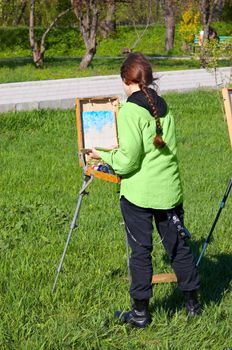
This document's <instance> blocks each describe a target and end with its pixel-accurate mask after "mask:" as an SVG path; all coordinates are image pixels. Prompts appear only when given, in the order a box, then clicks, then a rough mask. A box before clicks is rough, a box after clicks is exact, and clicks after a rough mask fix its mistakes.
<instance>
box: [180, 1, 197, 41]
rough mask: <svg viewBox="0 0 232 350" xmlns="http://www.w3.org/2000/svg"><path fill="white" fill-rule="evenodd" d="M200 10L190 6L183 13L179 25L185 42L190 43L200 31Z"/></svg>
mask: <svg viewBox="0 0 232 350" xmlns="http://www.w3.org/2000/svg"><path fill="white" fill-rule="evenodd" d="M199 25H200V12H198V11H197V12H196V11H195V10H194V9H193V7H189V9H188V10H187V11H185V12H184V13H183V15H182V19H181V21H180V25H179V33H180V36H181V38H182V40H183V42H184V43H186V44H190V43H192V42H193V40H194V37H195V36H196V35H197V34H198V32H199Z"/></svg>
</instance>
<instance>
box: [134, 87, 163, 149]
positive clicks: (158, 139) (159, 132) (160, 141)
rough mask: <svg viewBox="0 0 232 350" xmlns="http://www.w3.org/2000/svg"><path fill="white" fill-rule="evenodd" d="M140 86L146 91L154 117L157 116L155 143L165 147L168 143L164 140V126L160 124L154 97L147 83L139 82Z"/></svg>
mask: <svg viewBox="0 0 232 350" xmlns="http://www.w3.org/2000/svg"><path fill="white" fill-rule="evenodd" d="M139 87H140V90H141V91H142V92H143V93H144V95H145V97H146V99H147V102H148V103H149V105H150V106H151V109H152V114H153V117H154V118H155V123H156V135H155V137H154V140H153V145H154V146H156V147H157V148H163V147H164V146H165V145H166V143H165V142H164V140H163V138H162V134H163V129H162V126H161V124H160V118H159V117H158V113H157V108H156V106H155V104H154V102H153V99H152V98H151V96H150V94H149V91H148V87H147V85H146V84H143V83H141V84H139Z"/></svg>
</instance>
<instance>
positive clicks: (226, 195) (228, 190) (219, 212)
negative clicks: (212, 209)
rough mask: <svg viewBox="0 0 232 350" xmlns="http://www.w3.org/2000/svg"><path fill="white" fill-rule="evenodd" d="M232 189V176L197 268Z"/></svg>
mask: <svg viewBox="0 0 232 350" xmlns="http://www.w3.org/2000/svg"><path fill="white" fill-rule="evenodd" d="M231 187H232V176H231V178H230V181H229V183H228V186H227V188H226V192H225V194H224V196H223V199H222V201H221V203H220V208H219V210H218V212H217V215H216V217H215V219H214V222H213V225H212V227H211V229H210V231H209V234H208V237H207V238H206V241H205V243H204V245H203V248H202V251H201V254H200V256H199V258H198V260H197V263H196V266H197V267H198V266H199V264H200V261H201V259H202V257H203V255H204V253H205V250H206V248H207V246H208V244H209V242H210V239H211V237H212V234H213V231H214V229H215V226H216V223H217V221H218V219H219V216H220V214H221V211H222V209H223V208H224V206H225V203H226V200H227V197H228V195H229V193H230V190H231Z"/></svg>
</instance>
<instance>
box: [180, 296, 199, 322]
mask: <svg viewBox="0 0 232 350" xmlns="http://www.w3.org/2000/svg"><path fill="white" fill-rule="evenodd" d="M183 294H184V296H185V306H186V310H187V314H188V316H190V317H194V316H198V315H199V314H200V313H201V305H200V304H199V302H198V298H197V291H196V290H191V291H185V292H183Z"/></svg>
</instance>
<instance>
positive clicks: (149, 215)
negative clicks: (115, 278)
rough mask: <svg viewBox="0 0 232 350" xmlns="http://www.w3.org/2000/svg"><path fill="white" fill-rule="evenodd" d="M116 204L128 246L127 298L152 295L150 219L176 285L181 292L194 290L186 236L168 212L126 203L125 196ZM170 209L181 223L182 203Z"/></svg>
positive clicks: (194, 274) (195, 281) (194, 271)
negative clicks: (128, 273)
mask: <svg viewBox="0 0 232 350" xmlns="http://www.w3.org/2000/svg"><path fill="white" fill-rule="evenodd" d="M120 204H121V211H122V215H123V218H124V222H125V228H126V234H127V239H128V243H129V246H130V248H131V256H130V261H129V267H130V272H131V278H132V282H131V287H130V295H131V297H132V298H133V299H138V300H142V299H149V298H150V297H151V296H152V275H153V269H152V258H151V252H152V249H153V245H152V234H153V224H152V222H153V218H154V219H155V224H156V228H157V231H158V233H159V235H160V237H161V239H162V243H163V245H164V248H165V250H166V252H167V253H168V255H169V257H170V260H171V264H172V268H173V270H174V271H175V274H176V276H177V283H178V286H179V288H180V289H181V290H182V291H190V290H195V289H198V288H199V287H200V280H199V276H198V273H197V269H196V265H195V262H194V258H193V255H192V251H191V248H190V247H189V245H188V244H187V241H186V239H183V238H181V236H180V235H179V234H178V232H177V228H176V226H175V225H174V223H173V221H172V220H170V215H169V213H170V211H169V210H160V209H149V208H141V207H138V206H136V205H134V204H132V203H131V202H129V201H128V200H127V199H126V198H125V197H121V200H120ZM173 210H174V211H175V213H176V214H177V215H178V217H179V218H180V220H181V222H182V223H183V216H184V210H183V206H182V205H178V206H177V207H176V208H174V209H171V211H173Z"/></svg>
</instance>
